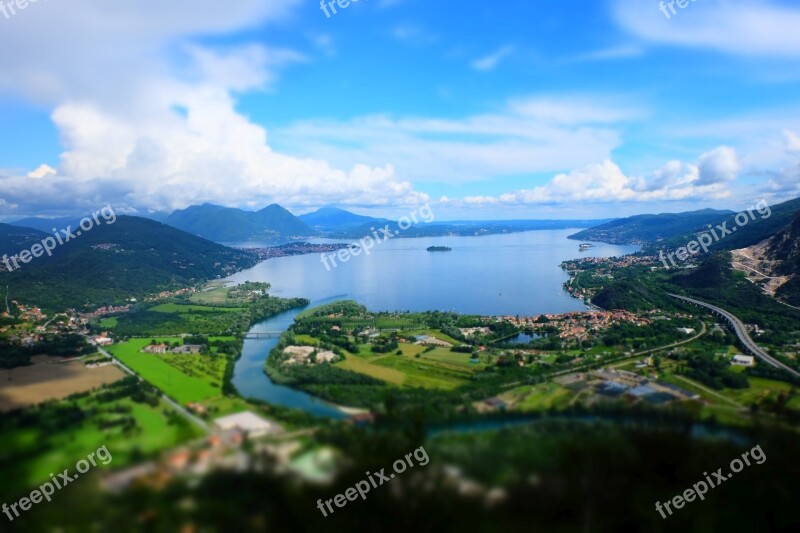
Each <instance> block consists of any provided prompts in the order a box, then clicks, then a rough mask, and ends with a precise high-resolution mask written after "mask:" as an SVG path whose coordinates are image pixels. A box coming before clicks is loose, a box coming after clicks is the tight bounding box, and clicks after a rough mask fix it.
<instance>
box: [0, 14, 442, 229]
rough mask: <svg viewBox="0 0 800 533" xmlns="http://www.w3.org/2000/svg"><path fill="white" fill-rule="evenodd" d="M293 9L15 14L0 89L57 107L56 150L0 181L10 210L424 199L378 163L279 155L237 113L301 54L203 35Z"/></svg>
mask: <svg viewBox="0 0 800 533" xmlns="http://www.w3.org/2000/svg"><path fill="white" fill-rule="evenodd" d="M298 4H299V2H298V1H297V0H280V1H277V0H275V1H264V0H231V1H229V2H226V3H224V4H221V3H219V2H212V1H208V0H192V1H191V2H190V1H188V0H173V1H171V2H168V3H163V2H156V1H155V0H137V2H136V3H135V6H134V5H132V4H131V5H127V4H119V3H109V2H105V1H101V0H74V1H73V2H70V3H69V5H67V4H63V3H54V2H51V3H48V4H46V5H38V6H36V7H37V9H36V10H33V9H29V10H27V11H26V12H25V13H24V15H25V16H24V17H22V16H19V17H17V20H15V21H14V22H15V24H13V25H7V28H4V31H3V33H2V34H0V46H2V47H3V49H5V50H9V49H14V50H15V53H14V54H1V55H0V91H4V92H6V93H11V94H15V95H17V96H22V97H26V98H30V99H33V100H34V101H36V102H39V103H44V104H46V105H51V106H52V107H53V112H52V120H53V123H54V124H55V126H56V127H57V128H58V131H59V134H60V138H61V142H62V145H63V147H64V151H63V153H62V154H61V156H60V164H59V166H58V168H57V169H52V168H49V167H45V166H42V167H39V168H38V169H36V170H33V171H31V172H30V173H29V174H27V175H25V176H13V175H12V176H0V189H2V190H3V197H4V201H5V206H4V208H5V209H4V210H5V211H6V214H11V212H9V210H12V212H14V213H19V214H27V213H52V212H53V211H54V210H57V209H59V208H62V209H63V208H64V206H65V202H64V198H65V197H68V198H74V199H75V200H74V201H72V202H70V204H71V205H70V207H72V208H74V209H80V208H81V207H82V206H83V204H86V206H87V207H92V206H94V205H95V204H96V203H99V202H104V203H105V202H112V203H114V204H115V206H117V208H119V209H120V210H123V209H126V208H128V209H138V210H142V211H146V210H169V209H176V208H182V207H186V206H187V205H190V204H194V203H201V202H215V203H221V204H225V205H237V206H242V207H247V206H250V207H254V208H258V207H262V206H263V205H265V204H267V203H271V202H280V203H283V204H287V205H290V206H292V205H295V206H300V205H306V204H309V205H322V204H327V203H332V202H335V203H341V204H346V205H347V204H358V205H385V204H388V203H392V204H395V205H411V204H415V203H420V202H424V201H426V200H427V199H428V197H427V195H425V194H424V193H420V192H418V191H415V190H414V188H413V187H412V185H411V184H410V183H409V182H408V181H407V180H403V179H400V178H398V177H397V176H396V175H395V171H394V168H393V167H392V166H391V165H389V164H387V163H386V162H383V163H382V164H379V165H366V164H361V163H360V162H359V161H353V162H351V163H350V164H348V165H347V166H346V167H335V166H332V165H331V164H329V163H328V162H326V161H324V160H320V159H312V158H298V157H292V156H289V155H286V154H281V153H278V152H276V151H275V150H273V149H272V148H271V146H270V145H269V143H268V142H267V141H268V137H267V132H266V130H265V129H264V128H262V127H261V126H259V125H257V124H254V123H253V122H251V121H250V120H249V119H248V118H247V117H245V116H243V115H242V114H240V113H239V112H237V110H236V99H235V98H236V95H237V94H238V93H241V92H243V91H252V90H263V89H269V88H270V87H271V86H272V85H273V84H274V83H275V80H276V79H277V76H278V73H279V71H280V70H281V69H283V68H287V67H288V66H289V65H291V64H293V63H296V62H300V61H304V57H303V56H302V54H299V53H297V52H296V51H293V50H288V49H280V48H270V47H267V46H264V45H261V44H247V43H245V44H239V45H236V46H227V47H220V46H217V47H215V48H213V49H212V48H209V47H206V46H204V45H202V44H200V43H201V42H202V40H201V39H200V37H202V36H208V35H215V34H225V33H227V32H230V31H234V30H240V29H243V28H247V27H251V26H255V25H258V24H269V23H270V22H271V21H276V20H280V19H282V18H284V17H286V16H287V15H288V14H289V13H290V10H291V9H292V8H293V7H294V6H296V5H298ZM155 13H157V14H158V16H151V14H155ZM76 14H80V16H77V15H76ZM30 35H38V36H40V37H39V38H37V39H30V38H29V36H30ZM21 42H25V43H27V44H26V46H25V47H19V46H18V44H19V43H21ZM28 44H29V46H28ZM3 45H5V46H3ZM11 205H14V206H15V207H13V208H11V207H9V206H11Z"/></svg>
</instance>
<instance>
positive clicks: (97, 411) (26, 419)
mask: <svg viewBox="0 0 800 533" xmlns="http://www.w3.org/2000/svg"><path fill="white" fill-rule="evenodd" d="M131 379H133V378H129V379H128V381H127V382H126V381H118V382H117V383H116V384H115V385H113V386H110V387H106V388H104V389H101V390H99V391H96V392H93V393H89V394H84V395H82V396H81V397H79V398H77V399H75V398H73V399H69V400H65V401H63V402H60V403H58V404H54V405H53V404H50V405H46V406H40V407H34V408H31V409H28V410H26V411H25V412H17V413H12V414H10V415H8V416H6V417H3V418H0V468H2V470H3V473H4V474H6V475H7V476H10V477H13V479H15V483H14V486H16V487H30V486H34V485H38V484H40V483H41V482H43V481H45V480H47V479H48V476H49V474H50V473H52V472H58V471H61V470H63V469H64V468H68V467H72V466H73V465H74V463H75V458H76V457H81V456H85V455H86V454H87V453H89V452H91V451H93V450H95V449H97V447H98V446H99V445H101V444H102V445H105V446H106V447H107V449H108V450H109V452H110V453H111V455H112V456H113V463H112V464H113V467H114V468H119V467H122V466H125V465H126V464H129V463H131V462H133V461H136V460H141V459H142V458H143V457H148V456H151V455H153V454H155V453H157V452H159V451H160V450H163V449H165V448H169V447H172V446H175V445H177V444H179V443H182V442H185V441H187V440H189V439H192V438H196V437H197V436H199V435H200V432H199V430H198V429H197V428H195V427H194V426H192V425H189V424H188V422H186V421H185V420H184V419H183V418H181V417H179V416H178V415H176V414H174V413H173V412H172V410H171V409H170V408H169V407H167V406H166V405H165V404H164V403H163V402H162V401H161V400H159V399H158V398H157V397H155V396H154V395H153V394H152V393H150V392H146V385H143V384H136V382H135V379H134V381H133V382H131V381H130V380H131ZM143 393H144V396H142V394H143ZM137 394H138V395H137ZM7 486H10V485H4V486H3V487H0V494H2V495H3V496H11V495H9V494H6V490H7V489H6V488H5V487H7Z"/></svg>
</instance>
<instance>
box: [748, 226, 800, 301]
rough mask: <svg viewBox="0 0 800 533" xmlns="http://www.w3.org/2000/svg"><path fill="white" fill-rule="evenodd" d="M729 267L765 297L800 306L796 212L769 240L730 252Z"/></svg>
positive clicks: (799, 242) (799, 236)
mask: <svg viewBox="0 0 800 533" xmlns="http://www.w3.org/2000/svg"><path fill="white" fill-rule="evenodd" d="M733 265H734V267H735V268H737V269H738V270H741V271H742V272H744V273H745V275H747V276H748V278H749V279H750V280H751V281H753V282H754V283H757V284H759V285H760V286H761V287H762V288H763V289H764V291H765V292H766V293H767V294H770V295H772V296H775V297H777V298H779V299H780V300H783V301H785V302H787V303H789V304H791V305H794V306H800V213H798V214H797V215H796V216H795V218H794V219H793V220H792V222H791V223H790V224H788V225H787V226H785V227H784V228H783V229H782V230H780V231H779V232H777V233H776V234H775V235H773V236H772V237H770V238H769V239H766V240H764V241H762V242H760V243H758V244H755V245H753V246H749V247H747V248H742V249H739V250H734V252H733Z"/></svg>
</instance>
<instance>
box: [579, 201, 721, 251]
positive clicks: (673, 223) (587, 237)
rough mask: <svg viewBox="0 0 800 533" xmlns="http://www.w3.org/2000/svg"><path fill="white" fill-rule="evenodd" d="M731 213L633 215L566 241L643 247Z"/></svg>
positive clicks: (703, 211)
mask: <svg viewBox="0 0 800 533" xmlns="http://www.w3.org/2000/svg"><path fill="white" fill-rule="evenodd" d="M733 214H734V212H733V211H718V210H715V209H702V210H700V211H688V212H684V213H662V214H659V215H636V216H633V217H628V218H621V219H618V220H614V221H611V222H608V223H606V224H602V225H600V226H596V227H593V228H589V229H586V230H583V231H579V232H578V233H575V234H574V235H570V236H569V238H570V239H575V240H581V241H600V242H607V243H610V244H643V243H648V242H656V241H659V240H662V239H667V238H669V237H673V236H675V235H683V234H687V233H692V232H694V231H695V230H696V229H698V228H701V227H703V226H706V225H707V224H713V223H717V222H719V221H721V220H723V219H724V218H726V217H727V216H730V215H733Z"/></svg>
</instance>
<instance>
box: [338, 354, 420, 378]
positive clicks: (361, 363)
mask: <svg viewBox="0 0 800 533" xmlns="http://www.w3.org/2000/svg"><path fill="white" fill-rule="evenodd" d="M386 357H393V356H386ZM381 359H383V357H382V358H381ZM381 359H375V360H374V361H373V362H370V361H368V360H366V359H364V358H362V357H358V356H355V355H351V354H347V355H346V359H345V360H344V361H342V362H340V363H337V365H336V366H338V367H340V368H344V369H345V370H352V371H353V372H358V373H359V374H366V375H367V376H371V377H373V378H377V379H382V380H383V381H386V382H387V383H391V384H393V385H403V383H404V382H405V381H406V375H405V374H404V373H403V372H400V371H398V370H394V369H392V368H387V367H386V366H382V365H380V364H379V362H380V360H381Z"/></svg>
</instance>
